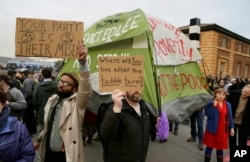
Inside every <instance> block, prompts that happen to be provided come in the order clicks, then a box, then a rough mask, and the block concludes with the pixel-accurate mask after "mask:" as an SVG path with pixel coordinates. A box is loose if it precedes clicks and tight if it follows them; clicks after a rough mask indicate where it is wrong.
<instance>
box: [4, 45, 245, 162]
mask: <svg viewBox="0 0 250 162" xmlns="http://www.w3.org/2000/svg"><path fill="white" fill-rule="evenodd" d="M78 54H79V58H78V59H79V65H80V66H79V75H78V74H76V73H73V72H65V73H63V74H62V75H61V76H60V78H59V79H58V80H57V81H55V80H54V79H53V78H52V69H50V68H44V69H43V70H42V72H41V73H42V76H43V77H42V81H40V82H38V81H36V80H35V79H34V72H33V71H27V70H25V69H19V70H17V71H13V70H12V71H8V73H6V74H0V161H21V160H23V161H27V162H28V161H30V162H32V161H34V158H35V151H38V150H39V157H40V159H41V162H54V161H60V162H69V161H73V162H77V161H81V162H83V161H84V159H85V158H84V147H86V145H87V144H90V145H91V143H92V138H93V136H94V133H95V132H96V125H95V121H96V115H95V114H93V113H92V112H91V111H90V110H89V109H88V108H87V103H88V101H89V99H90V97H91V95H92V88H91V84H90V79H89V77H90V73H89V69H88V66H87V65H86V57H87V55H88V50H87V48H86V47H85V45H84V44H82V45H81V46H80V47H79V50H78ZM226 82H227V80H225V79H218V81H217V83H216V84H210V92H211V94H213V95H214V98H213V100H211V101H209V102H208V103H206V105H205V106H204V107H202V108H201V109H200V110H196V111H195V112H194V113H193V114H192V115H191V116H190V130H191V131H190V134H191V136H190V137H189V138H188V139H187V142H195V141H197V139H198V148H199V149H200V150H204V146H203V145H205V146H206V148H205V151H204V160H205V162H209V161H210V159H211V154H212V150H213V149H216V155H217V161H218V162H222V160H223V150H224V149H227V148H228V147H230V148H234V147H237V146H246V145H247V140H248V137H249V135H250V129H249V125H250V118H249V117H248V116H249V115H250V114H249V113H250V110H249V109H248V107H249V106H250V100H248V99H249V96H250V84H248V83H246V82H245V81H243V80H240V79H238V81H237V79H231V81H230V82H229V83H227V84H226ZM141 96H142V92H141V91H136V90H135V91H122V90H119V89H117V90H114V91H113V93H112V95H111V98H112V100H113V104H111V105H110V106H109V108H108V109H107V112H106V114H105V116H104V118H103V121H102V123H101V125H100V128H99V129H100V132H99V133H100V137H101V138H102V144H103V160H104V161H105V162H111V161H112V162H113V161H114V162H116V161H117V162H120V161H134V162H145V161H146V157H147V151H148V146H149V141H150V137H151V140H152V141H154V140H155V138H156V137H155V135H156V131H152V130H156V129H152V127H156V125H157V122H159V121H160V118H158V119H157V117H152V114H150V113H149V110H148V107H147V104H146V103H145V102H144V101H143V100H142V99H141ZM204 115H206V117H207V120H206V121H204ZM204 122H206V127H205V128H203V123H204ZM152 123H153V124H152ZM167 124H169V131H170V132H171V131H173V133H174V135H178V129H179V127H178V126H179V123H178V122H176V121H169V123H167ZM197 128H198V129H197ZM197 130H198V131H197ZM37 134H38V135H37ZM33 135H37V136H35V138H34V136H33ZM32 136H33V138H32ZM14 139H15V140H14ZM32 139H33V140H32ZM13 140H14V141H15V142H13ZM228 140H229V142H228ZM1 141H5V142H1ZM166 141H167V140H166ZM8 143H11V145H9V144H8ZM10 149H12V150H13V151H10Z"/></svg>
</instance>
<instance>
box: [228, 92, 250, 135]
mask: <svg viewBox="0 0 250 162" xmlns="http://www.w3.org/2000/svg"><path fill="white" fill-rule="evenodd" d="M240 96H241V90H237V91H232V92H231V93H230V94H229V96H228V97H227V101H228V102H229V103H231V105H232V115H233V118H234V116H235V112H236V109H237V107H238V104H239V100H240ZM249 125H250V97H248V101H247V103H246V107H245V110H244V112H243V117H242V124H241V126H242V128H243V130H244V134H245V136H247V135H250V127H249Z"/></svg>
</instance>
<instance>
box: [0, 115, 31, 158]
mask: <svg viewBox="0 0 250 162" xmlns="http://www.w3.org/2000/svg"><path fill="white" fill-rule="evenodd" d="M34 158H35V150H34V148H33V143H32V139H31V137H30V135H29V132H28V130H27V128H26V126H25V125H24V124H23V123H21V122H20V121H18V120H17V118H16V117H11V116H9V117H8V120H7V125H5V127H4V128H3V129H1V130H0V161H3V162H5V161H6V162H33V160H34Z"/></svg>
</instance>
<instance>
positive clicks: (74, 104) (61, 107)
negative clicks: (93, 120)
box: [33, 45, 92, 162]
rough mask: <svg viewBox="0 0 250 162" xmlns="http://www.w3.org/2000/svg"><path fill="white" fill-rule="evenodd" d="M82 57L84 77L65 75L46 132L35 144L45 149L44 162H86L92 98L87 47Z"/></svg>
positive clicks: (50, 103) (47, 115)
mask: <svg viewBox="0 0 250 162" xmlns="http://www.w3.org/2000/svg"><path fill="white" fill-rule="evenodd" d="M78 55H79V58H78V59H79V64H80V75H79V76H80V78H79V76H78V75H77V74H76V73H73V72H65V73H63V74H62V75H61V78H60V80H59V82H58V85H57V94H54V95H53V96H51V97H50V98H49V100H48V102H47V103H46V105H45V108H44V129H43V130H42V131H41V133H40V134H39V137H38V138H37V140H36V141H34V144H33V145H34V148H35V149H36V150H37V149H38V148H39V146H41V148H40V149H41V150H40V154H41V155H40V156H41V162H55V161H58V162H84V152H83V141H82V132H81V128H82V122H83V117H84V113H85V110H86V108H87V103H88V101H89V99H90V97H91V95H92V87H91V84H90V79H89V77H90V74H89V70H88V67H87V65H86V57H87V55H88V50H87V48H86V47H85V45H81V46H80V47H79V50H78Z"/></svg>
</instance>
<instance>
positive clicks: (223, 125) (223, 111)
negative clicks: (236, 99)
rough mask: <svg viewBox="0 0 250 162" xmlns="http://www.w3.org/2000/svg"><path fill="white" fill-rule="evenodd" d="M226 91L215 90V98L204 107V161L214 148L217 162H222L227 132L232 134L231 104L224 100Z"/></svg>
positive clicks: (207, 160) (226, 147) (221, 89)
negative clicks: (205, 121)
mask: <svg viewBox="0 0 250 162" xmlns="http://www.w3.org/2000/svg"><path fill="white" fill-rule="evenodd" d="M225 98H226V91H225V90H224V89H223V88H218V89H216V90H215V99H214V100H213V101H210V102H208V104H207V105H206V107H205V115H206V116H207V125H206V130H205V134H204V138H203V143H204V144H205V145H206V146H207V147H206V149H205V162H209V161H210V159H211V154H212V151H213V149H216V155H217V162H223V149H228V134H230V135H231V136H234V129H233V128H234V124H233V116H232V113H231V104H230V103H229V102H226V100H225Z"/></svg>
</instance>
